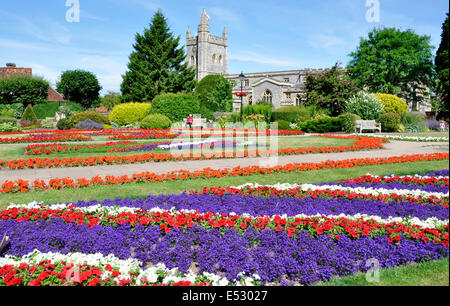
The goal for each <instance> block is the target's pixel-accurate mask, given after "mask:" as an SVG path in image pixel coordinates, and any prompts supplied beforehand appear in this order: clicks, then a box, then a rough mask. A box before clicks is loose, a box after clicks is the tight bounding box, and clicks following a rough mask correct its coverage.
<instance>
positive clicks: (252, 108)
mask: <svg viewBox="0 0 450 306" xmlns="http://www.w3.org/2000/svg"><path fill="white" fill-rule="evenodd" d="M272 113H273V110H272V106H271V105H247V106H244V107H243V108H242V114H243V115H244V116H249V115H264V117H265V118H266V121H267V122H270V119H271V118H272Z"/></svg>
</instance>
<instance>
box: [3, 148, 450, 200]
mask: <svg viewBox="0 0 450 306" xmlns="http://www.w3.org/2000/svg"><path fill="white" fill-rule="evenodd" d="M445 159H447V160H448V159H449V153H431V154H414V155H402V156H394V157H382V158H358V159H346V160H339V161H333V160H328V161H324V162H319V163H292V164H287V165H283V166H275V167H260V166H249V167H235V168H232V169H221V170H215V169H211V168H205V169H203V170H197V171H192V172H191V171H187V170H178V171H172V172H168V173H165V174H156V173H150V172H142V173H139V174H133V175H132V176H131V177H129V176H128V175H122V176H105V177H104V178H102V177H100V176H96V177H93V178H91V179H86V178H81V179H77V180H76V182H75V181H74V180H73V179H70V178H62V179H61V178H55V179H51V180H49V181H48V182H47V183H46V182H44V181H43V180H35V181H34V182H33V185H30V184H29V182H28V181H25V180H17V181H9V180H7V181H5V182H4V183H3V184H2V186H1V190H0V192H2V193H15V192H29V191H37V190H49V189H57V190H59V189H62V188H82V187H90V186H97V185H117V184H129V183H143V182H148V183H154V182H164V181H176V180H186V179H205V178H220V177H233V176H249V175H266V174H273V173H283V172H298V171H309V170H320V169H338V168H339V169H341V168H352V167H359V166H366V165H382V164H384V165H387V164H396V163H409V162H419V161H431V160H445Z"/></svg>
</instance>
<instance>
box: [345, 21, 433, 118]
mask: <svg viewBox="0 0 450 306" xmlns="http://www.w3.org/2000/svg"><path fill="white" fill-rule="evenodd" d="M432 50H433V47H432V46H431V45H430V36H419V35H417V34H415V33H414V32H413V31H412V30H406V31H401V30H398V29H395V28H379V29H374V30H372V31H371V32H369V34H368V37H367V38H361V41H360V44H359V46H358V47H357V49H356V51H354V52H352V53H351V54H350V56H351V57H352V59H351V60H350V62H349V64H348V66H347V70H348V72H349V75H350V76H351V78H352V79H353V80H354V81H355V82H356V84H357V85H358V86H360V87H363V88H367V89H368V90H369V91H372V92H381V93H389V94H397V95H399V96H402V97H403V98H405V100H407V101H408V102H410V103H411V104H412V109H413V110H417V106H418V103H419V102H421V101H422V100H423V99H424V96H425V95H426V94H427V90H426V89H427V87H429V86H431V85H432V78H433V54H432Z"/></svg>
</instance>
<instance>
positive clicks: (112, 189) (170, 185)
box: [0, 160, 448, 209]
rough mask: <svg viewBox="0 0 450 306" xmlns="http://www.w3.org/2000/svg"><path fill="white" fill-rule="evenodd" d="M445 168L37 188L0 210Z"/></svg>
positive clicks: (6, 198)
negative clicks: (42, 204) (31, 205)
mask: <svg viewBox="0 0 450 306" xmlns="http://www.w3.org/2000/svg"><path fill="white" fill-rule="evenodd" d="M443 169H448V160H440V161H423V162H416V163H402V164H392V165H388V166H386V165H370V166H362V167H354V168H348V169H322V170H315V171H302V172H290V173H276V174H271V175H252V176H241V177H223V178H210V179H191V180H185V181H168V182H162V183H139V184H125V185H113V186H95V187H88V188H82V189H62V190H48V191H36V192H29V193H18V194H3V195H0V209H3V208H5V207H7V206H8V205H9V204H10V203H15V204H26V203H30V202H33V201H39V202H41V201H43V202H46V203H61V202H74V201H79V200H84V201H89V200H104V199H110V198H116V197H127V198H144V197H146V196H147V195H148V194H176V193H181V192H183V191H189V190H195V189H198V190H200V189H202V188H203V187H207V186H211V187H218V186H238V185H242V184H245V183H248V182H252V183H259V184H276V183H321V182H331V181H336V180H340V179H346V178H349V177H359V176H362V175H365V174H367V173H371V174H373V175H389V174H397V175H407V174H416V173H429V172H431V171H436V170H443Z"/></svg>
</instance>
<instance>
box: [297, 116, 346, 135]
mask: <svg viewBox="0 0 450 306" xmlns="http://www.w3.org/2000/svg"><path fill="white" fill-rule="evenodd" d="M300 129H301V130H302V131H304V132H307V133H329V132H340V131H342V118H339V117H322V118H318V119H312V120H308V121H306V122H304V123H302V124H301V125H300Z"/></svg>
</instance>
